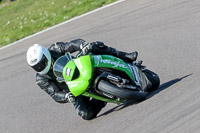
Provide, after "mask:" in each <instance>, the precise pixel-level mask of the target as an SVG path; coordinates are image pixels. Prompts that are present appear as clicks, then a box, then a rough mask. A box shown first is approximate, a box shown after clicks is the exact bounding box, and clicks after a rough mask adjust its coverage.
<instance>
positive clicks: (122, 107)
mask: <svg viewBox="0 0 200 133" xmlns="http://www.w3.org/2000/svg"><path fill="white" fill-rule="evenodd" d="M191 75H192V74H188V75H186V76H183V77H181V78H176V79H173V80H170V81H168V82H166V83H163V84H161V85H160V86H159V88H158V89H156V90H155V91H152V92H151V93H149V94H148V95H147V98H146V100H148V99H149V98H151V97H153V96H154V95H156V94H158V93H159V92H161V91H163V90H165V89H167V88H169V87H170V86H172V85H174V84H176V83H178V82H180V81H181V80H182V79H184V78H187V77H189V76H191ZM137 103H138V102H131V101H129V102H126V103H123V104H120V105H118V106H116V107H114V108H112V109H110V110H108V111H106V112H104V113H103V114H101V115H99V116H98V117H101V116H103V115H107V114H109V113H112V112H114V111H119V110H121V109H124V108H126V107H128V106H131V105H133V104H137ZM98 117H97V118H98Z"/></svg>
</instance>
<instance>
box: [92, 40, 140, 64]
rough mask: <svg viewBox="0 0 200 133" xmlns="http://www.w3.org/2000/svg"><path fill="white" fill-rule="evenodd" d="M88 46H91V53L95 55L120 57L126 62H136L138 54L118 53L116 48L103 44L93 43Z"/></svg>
mask: <svg viewBox="0 0 200 133" xmlns="http://www.w3.org/2000/svg"><path fill="white" fill-rule="evenodd" d="M88 46H90V48H89V51H91V52H92V53H95V54H107V55H113V56H115V57H118V58H120V59H122V60H124V61H126V62H131V63H132V62H133V61H136V59H137V56H138V52H137V51H135V52H132V53H126V52H122V51H118V50H116V49H115V48H112V47H108V46H106V45H104V43H103V42H99V41H97V42H93V43H90V44H89V45H88Z"/></svg>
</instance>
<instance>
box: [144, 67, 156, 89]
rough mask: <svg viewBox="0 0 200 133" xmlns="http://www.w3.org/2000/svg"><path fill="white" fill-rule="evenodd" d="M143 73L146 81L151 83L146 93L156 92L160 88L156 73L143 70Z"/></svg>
mask: <svg viewBox="0 0 200 133" xmlns="http://www.w3.org/2000/svg"><path fill="white" fill-rule="evenodd" d="M143 73H144V74H145V75H146V77H147V78H148V80H149V81H150V82H151V83H152V86H151V88H149V89H147V91H148V92H152V91H154V90H156V89H157V88H158V87H159V86H160V78H159V76H158V75H157V74H156V73H154V72H152V71H150V70H148V69H146V70H144V71H143Z"/></svg>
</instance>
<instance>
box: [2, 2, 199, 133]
mask: <svg viewBox="0 0 200 133" xmlns="http://www.w3.org/2000/svg"><path fill="white" fill-rule="evenodd" d="M199 24H200V1H199V0H126V1H124V2H122V3H120V4H117V5H114V6H112V7H109V8H106V9H103V10H101V11H98V12H96V13H93V14H90V15H88V16H85V17H83V18H81V19H77V20H75V21H72V22H70V23H67V24H64V25H62V26H59V27H57V28H54V29H51V30H49V31H48V32H44V33H42V34H40V35H36V36H34V37H31V38H29V39H26V40H23V41H21V42H19V43H18V44H16V45H13V46H11V47H8V48H6V49H3V50H1V51H0V75H1V76H0V132H2V133H36V132H37V133H72V132H73V133H82V132H84V133H85V132H87V133H90V132H95V133H96V132H97V133H103V132H108V133H114V132H123V133H139V132H140V133H145V132H148V133H167V132H170V133H199V132H200V115H199V114H200V87H199V86H200V82H199V79H200V68H199V67H200V62H199V59H200V25H199ZM75 38H83V39H85V40H87V41H89V42H91V41H96V40H101V41H104V42H105V43H106V44H107V45H110V46H112V47H115V48H117V49H119V50H122V51H128V52H131V51H134V50H137V51H138V52H139V57H138V58H139V59H141V60H143V61H144V65H146V66H147V67H148V68H149V69H151V70H153V71H155V72H156V73H158V74H159V75H160V79H161V86H160V87H159V89H158V90H157V91H155V92H153V93H152V94H151V95H149V97H148V99H147V100H145V101H143V102H141V103H139V104H132V105H127V106H124V107H123V106H118V105H115V104H108V105H107V106H106V107H105V108H104V109H103V110H102V111H101V112H100V114H99V116H98V117H97V118H96V119H94V120H91V121H85V120H82V119H81V118H80V117H78V115H77V114H76V112H75V111H74V108H73V106H72V105H71V104H58V103H56V102H54V101H53V100H52V99H51V98H50V97H49V96H48V95H47V94H45V92H43V91H42V90H40V89H39V88H38V87H37V86H36V84H35V73H34V71H33V70H32V69H31V68H29V67H28V65H27V64H26V60H25V53H26V50H27V49H28V47H29V46H30V45H32V44H34V43H40V44H44V45H45V46H49V45H50V44H51V43H54V42H56V41H68V40H71V39H75Z"/></svg>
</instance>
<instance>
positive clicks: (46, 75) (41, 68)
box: [26, 39, 138, 120]
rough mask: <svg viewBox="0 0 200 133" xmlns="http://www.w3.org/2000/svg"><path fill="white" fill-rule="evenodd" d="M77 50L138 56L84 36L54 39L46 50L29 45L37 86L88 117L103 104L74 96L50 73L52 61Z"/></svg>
mask: <svg viewBox="0 0 200 133" xmlns="http://www.w3.org/2000/svg"><path fill="white" fill-rule="evenodd" d="M76 51H80V52H79V53H78V55H86V54H88V53H89V52H91V53H92V54H97V55H98V54H106V55H113V56H115V57H118V58H120V59H122V60H124V61H126V62H133V61H135V60H136V59H137V55H138V53H137V51H135V52H132V53H126V52H121V51H118V50H116V49H114V48H112V47H108V46H106V45H104V43H103V42H100V41H96V42H92V43H87V42H86V41H85V40H83V39H75V40H72V41H70V42H57V43H55V44H52V45H51V46H50V47H49V48H48V49H47V48H45V47H43V46H41V45H38V44H35V45H33V46H31V47H30V48H29V49H28V51H27V54H26V58H27V62H28V64H29V65H30V66H31V67H32V68H33V69H34V70H35V71H36V72H37V73H36V83H37V85H38V86H39V87H40V88H41V89H42V90H44V91H45V92H46V93H48V94H49V95H50V96H51V97H52V98H53V99H54V100H55V101H56V102H58V103H67V102H72V103H73V105H74V107H75V109H76V111H77V112H78V115H80V116H81V117H82V118H83V119H85V120H90V119H93V118H95V117H96V115H97V114H98V113H99V112H100V111H101V109H102V108H103V107H105V105H106V103H105V102H103V101H99V100H96V99H90V98H89V97H84V96H78V97H76V98H75V97H73V95H72V94H71V93H70V92H69V90H68V87H67V85H66V83H64V82H63V83H59V82H58V81H57V80H56V77H55V75H54V74H53V70H52V67H53V63H54V61H56V59H58V58H59V57H60V56H63V55H65V53H66V52H70V53H73V52H76Z"/></svg>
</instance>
